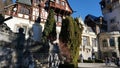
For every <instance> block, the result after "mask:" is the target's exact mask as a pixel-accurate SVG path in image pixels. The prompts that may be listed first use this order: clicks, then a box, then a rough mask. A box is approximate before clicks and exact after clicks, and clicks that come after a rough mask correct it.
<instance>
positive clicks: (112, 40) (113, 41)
mask: <svg viewBox="0 0 120 68" xmlns="http://www.w3.org/2000/svg"><path fill="white" fill-rule="evenodd" d="M109 42H110V46H115V40H114V38H113V37H111V38H110V40H109Z"/></svg>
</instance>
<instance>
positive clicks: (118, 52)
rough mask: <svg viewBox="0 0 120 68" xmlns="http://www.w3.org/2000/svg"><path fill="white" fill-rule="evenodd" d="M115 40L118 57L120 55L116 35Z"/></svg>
mask: <svg viewBox="0 0 120 68" xmlns="http://www.w3.org/2000/svg"><path fill="white" fill-rule="evenodd" d="M114 40H115V48H116V53H117V57H119V48H118V38H117V37H115V38H114Z"/></svg>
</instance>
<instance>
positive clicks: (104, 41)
mask: <svg viewBox="0 0 120 68" xmlns="http://www.w3.org/2000/svg"><path fill="white" fill-rule="evenodd" d="M102 44H103V47H107V46H108V45H107V40H106V39H104V40H103V41H102Z"/></svg>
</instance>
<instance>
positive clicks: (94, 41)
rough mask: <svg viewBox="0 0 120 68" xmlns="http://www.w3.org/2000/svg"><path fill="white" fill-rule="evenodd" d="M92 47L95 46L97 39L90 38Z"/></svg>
mask: <svg viewBox="0 0 120 68" xmlns="http://www.w3.org/2000/svg"><path fill="white" fill-rule="evenodd" d="M92 46H95V47H96V46H97V39H96V38H92Z"/></svg>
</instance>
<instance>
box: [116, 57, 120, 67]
mask: <svg viewBox="0 0 120 68" xmlns="http://www.w3.org/2000/svg"><path fill="white" fill-rule="evenodd" d="M116 65H117V66H118V67H119V66H120V58H117V59H116Z"/></svg>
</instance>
